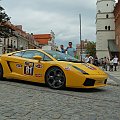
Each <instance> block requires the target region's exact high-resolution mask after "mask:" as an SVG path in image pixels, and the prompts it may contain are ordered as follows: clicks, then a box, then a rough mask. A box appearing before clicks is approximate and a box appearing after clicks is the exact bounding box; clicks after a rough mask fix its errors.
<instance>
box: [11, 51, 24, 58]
mask: <svg viewBox="0 0 120 120" xmlns="http://www.w3.org/2000/svg"><path fill="white" fill-rule="evenodd" d="M23 54H24V51H21V52H16V53H13V54H12V55H13V56H17V57H21V56H22V55H23Z"/></svg>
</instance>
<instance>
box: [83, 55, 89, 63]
mask: <svg viewBox="0 0 120 120" xmlns="http://www.w3.org/2000/svg"><path fill="white" fill-rule="evenodd" d="M84 62H85V63H89V62H90V59H89V55H86V57H85V60H84Z"/></svg>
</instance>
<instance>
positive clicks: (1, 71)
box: [0, 64, 3, 78]
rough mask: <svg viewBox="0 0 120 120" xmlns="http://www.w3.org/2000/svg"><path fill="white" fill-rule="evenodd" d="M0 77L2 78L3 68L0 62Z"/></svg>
mask: <svg viewBox="0 0 120 120" xmlns="http://www.w3.org/2000/svg"><path fill="white" fill-rule="evenodd" d="M0 78H3V68H2V65H1V64H0Z"/></svg>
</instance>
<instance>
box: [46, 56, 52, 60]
mask: <svg viewBox="0 0 120 120" xmlns="http://www.w3.org/2000/svg"><path fill="white" fill-rule="evenodd" d="M44 61H52V59H51V58H49V57H48V56H47V55H45V56H44Z"/></svg>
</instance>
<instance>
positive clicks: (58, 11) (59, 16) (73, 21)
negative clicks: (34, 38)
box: [0, 0, 97, 46]
mask: <svg viewBox="0 0 120 120" xmlns="http://www.w3.org/2000/svg"><path fill="white" fill-rule="evenodd" d="M96 1H97V0H2V1H0V4H1V6H2V7H4V8H5V12H6V13H7V14H8V16H10V17H11V22H12V23H13V24H15V25H19V24H21V25H23V30H24V31H26V32H28V33H34V34H43V33H50V31H51V30H52V31H53V32H54V33H55V37H56V38H55V42H56V44H57V45H60V44H64V45H65V46H67V43H68V42H69V41H72V42H73V45H74V46H75V44H78V43H79V42H80V39H79V38H80V35H79V32H80V27H79V14H81V18H82V39H88V40H91V41H96V34H95V33H96V32H95V31H96V26H95V17H96Z"/></svg>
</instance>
